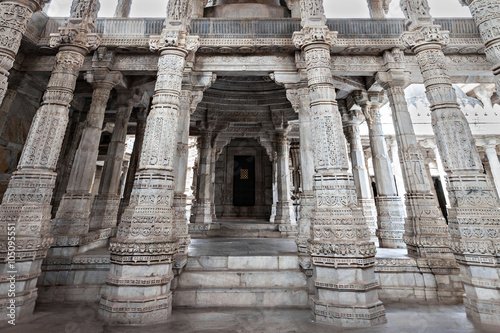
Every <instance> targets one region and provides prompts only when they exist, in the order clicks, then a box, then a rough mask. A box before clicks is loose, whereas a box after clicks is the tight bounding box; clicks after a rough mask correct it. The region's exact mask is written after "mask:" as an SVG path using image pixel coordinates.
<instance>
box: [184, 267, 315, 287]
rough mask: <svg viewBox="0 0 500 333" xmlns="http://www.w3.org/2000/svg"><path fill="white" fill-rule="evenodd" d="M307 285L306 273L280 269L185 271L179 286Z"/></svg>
mask: <svg viewBox="0 0 500 333" xmlns="http://www.w3.org/2000/svg"><path fill="white" fill-rule="evenodd" d="M306 286H307V279H306V276H305V274H304V273H302V272H301V271H298V270H279V271H222V272H221V271H189V270H187V271H184V272H183V273H182V274H181V276H180V278H179V285H178V287H179V288H181V289H187V288H198V289H199V288H205V289H206V288H294V287H295V288H301V287H306Z"/></svg>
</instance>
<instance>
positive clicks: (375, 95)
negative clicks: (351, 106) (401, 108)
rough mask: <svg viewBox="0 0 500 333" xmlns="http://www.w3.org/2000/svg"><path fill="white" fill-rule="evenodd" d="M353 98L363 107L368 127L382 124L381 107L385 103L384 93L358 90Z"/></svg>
mask: <svg viewBox="0 0 500 333" xmlns="http://www.w3.org/2000/svg"><path fill="white" fill-rule="evenodd" d="M352 97H353V99H354V100H355V101H356V103H357V104H358V105H359V106H360V107H361V110H362V111H363V114H364V115H365V118H366V123H367V124H368V126H371V125H372V124H373V123H374V122H380V106H381V105H382V102H383V101H384V91H362V90H357V91H354V92H353V94H352Z"/></svg>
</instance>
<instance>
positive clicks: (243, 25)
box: [37, 18, 480, 39]
mask: <svg viewBox="0 0 500 333" xmlns="http://www.w3.org/2000/svg"><path fill="white" fill-rule="evenodd" d="M65 20H66V19H64V18H50V19H49V20H48V21H47V24H46V26H45V29H44V30H43V32H42V33H41V36H40V37H41V38H44V37H45V38H47V37H49V35H50V34H51V33H55V32H57V31H58V27H59V26H61V25H63V24H64V22H65ZM163 21H164V20H163V19H161V18H100V19H98V20H97V24H96V28H95V29H94V32H96V33H100V34H102V35H103V37H106V38H113V37H117V38H118V37H119V38H123V37H132V38H134V37H135V38H136V37H148V36H149V35H158V34H160V33H161V30H162V28H163ZM37 22H40V18H38V21H37ZM435 22H436V24H440V25H441V26H442V27H443V29H444V30H448V31H450V35H451V37H452V38H480V36H479V31H478V29H477V27H476V25H475V23H474V21H473V20H472V19H467V18H451V19H443V18H438V19H436V20H435ZM327 25H328V27H329V28H330V30H332V31H338V32H339V38H346V39H351V38H352V39H355V38H399V36H400V35H401V33H402V32H403V31H404V30H405V26H404V20H403V19H387V20H372V19H329V20H328V21H327ZM300 29H301V27H300V20H297V19H257V20H252V19H242V20H234V19H209V18H202V19H195V20H193V22H192V23H191V33H192V34H194V35H199V36H200V37H201V38H228V37H231V38H291V36H292V34H293V32H294V31H298V30H300Z"/></svg>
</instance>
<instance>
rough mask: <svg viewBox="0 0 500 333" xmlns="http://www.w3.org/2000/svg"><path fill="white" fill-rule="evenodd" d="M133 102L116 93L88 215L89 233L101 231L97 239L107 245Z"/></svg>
mask: <svg viewBox="0 0 500 333" xmlns="http://www.w3.org/2000/svg"><path fill="white" fill-rule="evenodd" d="M135 103H136V101H134V98H133V97H131V96H130V92H129V91H127V90H123V91H119V92H118V102H117V111H116V116H115V117H116V118H115V127H114V129H113V135H112V136H111V142H110V143H109V145H108V152H107V155H106V161H105V162H104V168H103V171H102V175H101V184H100V185H99V194H98V195H96V196H95V198H94V202H93V204H92V212H91V214H90V230H91V231H97V230H98V231H100V232H101V233H102V235H101V236H98V239H99V240H101V242H105V241H107V239H108V238H109V236H110V235H111V231H112V229H113V228H115V227H116V225H117V222H118V221H117V219H118V209H119V208H120V190H121V189H120V178H121V175H122V166H123V158H124V156H125V140H126V138H127V128H128V121H129V118H130V114H131V112H132V109H133V107H134V104H135Z"/></svg>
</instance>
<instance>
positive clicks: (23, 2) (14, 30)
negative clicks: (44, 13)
mask: <svg viewBox="0 0 500 333" xmlns="http://www.w3.org/2000/svg"><path fill="white" fill-rule="evenodd" d="M45 3H47V0H1V1H0V37H1V38H0V40H1V42H0V103H2V101H3V98H4V96H5V93H6V91H7V80H8V77H9V71H10V69H11V68H12V66H13V65H14V60H15V58H16V54H17V52H18V51H19V46H20V45H21V40H22V38H23V34H24V32H25V31H26V27H27V26H28V23H29V21H30V19H31V16H32V15H33V13H34V12H37V11H39V10H41V9H42V8H43V6H45Z"/></svg>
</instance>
